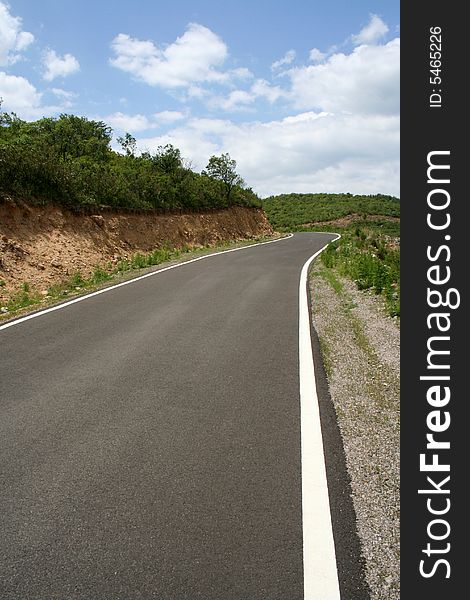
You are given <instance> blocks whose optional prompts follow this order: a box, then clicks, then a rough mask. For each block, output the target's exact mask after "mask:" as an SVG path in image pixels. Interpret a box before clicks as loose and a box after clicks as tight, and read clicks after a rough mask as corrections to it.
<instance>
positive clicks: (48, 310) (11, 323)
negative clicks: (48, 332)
mask: <svg viewBox="0 0 470 600" xmlns="http://www.w3.org/2000/svg"><path fill="white" fill-rule="evenodd" d="M292 236H293V234H292V233H290V234H289V235H287V236H285V237H282V238H278V239H275V240H268V241H267V242H259V243H256V244H250V245H248V246H242V247H241V248H231V249H230V250H222V251H221V252H213V253H211V254H205V255H204V256H199V257H198V258H192V259H190V260H185V261H183V262H180V263H176V264H174V265H170V266H169V267H164V268H163V269H158V270H157V271H151V272H150V273H146V274H145V275H139V276H138V277H134V278H133V279H127V280H126V281H122V282H121V283H117V284H116V285H110V286H109V287H105V288H102V289H101V290H97V291H96V292H91V293H90V294H85V295H83V296H78V297H77V298H74V299H73V300H69V301H68V302H63V303H62V304H56V305H55V306H51V307H50V308H45V309H44V310H39V311H37V312H35V313H32V314H30V315H26V316H24V317H20V318H19V319H14V320H13V321H8V323H5V324H4V325H0V331H1V330H2V329H8V327H13V326H14V325H19V324H20V323H24V322H25V321H29V320H30V319H35V318H36V317H41V316H42V315H46V314H47V313H51V312H54V311H56V310H61V309H62V308H66V307H67V306H70V305H71V304H76V303H77V302H82V301H83V300H87V299H88V298H93V296H98V295H99V294H105V293H106V292H110V291H111V290H115V289H117V288H120V287H122V286H124V285H130V284H131V283H135V282H136V281H140V280H141V279H147V277H153V276H154V275H158V273H163V272H164V271H169V270H170V269H176V268H178V267H182V266H184V265H188V264H189V263H193V262H197V261H198V260H204V259H205V258H211V257H212V256H218V255H219V254H227V253H228V252H236V251H237V250H246V249H247V248H255V247H256V246H263V245H265V244H272V243H274V242H282V241H283V240H288V239H290V238H291V237H292Z"/></svg>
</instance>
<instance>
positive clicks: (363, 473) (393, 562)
mask: <svg viewBox="0 0 470 600" xmlns="http://www.w3.org/2000/svg"><path fill="white" fill-rule="evenodd" d="M310 275H311V277H310V288H311V300H312V315H313V325H314V327H315V329H316V331H317V334H318V336H319V340H320V346H321V351H322V355H323V361H324V365H325V370H326V373H327V377H328V384H329V390H330V395H331V398H332V401H333V404H334V408H335V411H336V415H337V419H338V425H339V428H340V432H341V437H342V441H343V445H344V451H345V456H346V466H347V469H348V473H349V476H350V478H351V489H352V500H353V504H354V509H355V512H356V518H357V530H358V535H359V538H360V542H361V546H362V553H363V557H364V560H365V571H366V572H365V576H366V581H367V584H368V586H369V588H370V592H371V600H398V599H399V597H400V584H399V581H400V579H399V576H400V575H399V573H400V571H399V568H400V566H399V558H400V557H399V544H400V539H399V518H400V512H399V492H400V488H399V469H400V462H399V456H400V454H399V452H400V437H399V436H400V426H399V417H400V413H399V390H400V380H399V361H400V354H399V347H400V346H399V344H400V330H399V325H398V323H397V321H396V320H395V319H392V318H390V317H388V316H387V315H386V313H385V310H384V306H383V304H382V301H381V299H380V298H379V297H377V296H375V295H370V294H367V293H364V292H361V291H359V290H357V289H356V287H355V286H354V284H353V283H352V282H350V281H348V280H346V279H344V278H342V277H340V276H338V275H337V274H336V273H335V272H334V271H333V270H330V269H326V268H325V267H324V266H323V265H322V263H321V262H320V261H316V262H315V263H314V265H313V267H312V270H311V273H310Z"/></svg>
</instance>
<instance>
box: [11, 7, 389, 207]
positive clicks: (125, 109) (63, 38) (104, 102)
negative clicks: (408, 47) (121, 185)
mask: <svg viewBox="0 0 470 600" xmlns="http://www.w3.org/2000/svg"><path fill="white" fill-rule="evenodd" d="M399 35H400V34H399V2H398V1H397V0H393V1H391V0H382V1H380V0H376V1H372V0H368V1H366V0H357V1H355V2H347V1H340V0H331V1H329V2H326V1H323V2H316V1H314V0H310V1H299V0H291V1H289V2H281V1H280V2H268V1H261V0H260V1H256V0H252V1H246V0H239V1H238V2H236V3H235V2H233V3H220V2H215V1H213V0H206V1H197V0H193V1H192V2H188V1H178V2H174V3H170V2H162V1H158V0H148V1H147V0H140V1H137V2H134V3H130V2H123V1H121V0H114V1H112V2H111V1H101V2H96V1H95V2H90V1H88V0H81V1H80V2H78V1H68V0H60V1H59V0H41V1H39V2H31V0H10V1H9V2H4V1H3V0H0V97H1V98H3V109H4V110H6V111H14V112H16V113H17V114H18V115H19V116H20V117H22V118H25V119H37V118H40V117H42V116H51V115H58V114H60V113H63V112H65V113H73V114H78V115H83V116H86V117H89V118H92V119H98V120H103V121H105V122H106V123H108V124H109V125H111V126H112V127H113V130H114V132H115V135H116V136H119V135H122V133H123V132H126V131H129V132H130V133H132V135H134V136H135V137H136V138H137V140H138V147H139V148H140V149H141V150H149V151H153V150H155V149H156V148H157V147H158V146H159V145H164V144H166V143H173V144H174V145H175V146H177V147H178V148H180V150H181V152H182V154H183V156H184V157H185V158H186V159H187V161H188V162H190V164H191V165H192V167H193V168H194V169H195V170H200V169H202V168H203V167H204V166H205V165H206V164H207V161H208V158H209V157H210V156H211V155H212V154H220V153H221V152H229V153H230V155H231V156H232V157H233V158H235V160H236V161H237V163H238V171H239V172H240V174H241V175H242V176H243V177H244V179H245V181H246V183H247V184H248V185H250V186H252V187H253V189H254V190H255V191H257V192H258V193H259V194H260V195H261V196H267V195H269V194H276V193H282V192H347V191H349V192H352V193H378V192H382V193H389V194H394V195H399V187H398V186H399V172H398V171H399ZM115 147H116V148H117V145H116V146H115Z"/></svg>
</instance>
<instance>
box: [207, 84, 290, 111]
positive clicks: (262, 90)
mask: <svg viewBox="0 0 470 600" xmlns="http://www.w3.org/2000/svg"><path fill="white" fill-rule="evenodd" d="M287 96H288V93H287V92H286V91H285V90H283V89H282V88H281V87H279V86H277V85H271V84H270V83H269V82H268V81H266V80H265V79H256V81H254V82H253V84H252V85H251V87H250V88H249V89H248V90H241V89H237V90H232V91H231V92H230V93H229V94H227V95H226V96H212V97H211V98H210V99H209V101H208V102H209V104H210V106H211V107H213V108H220V109H222V110H225V111H247V110H251V106H252V105H253V104H254V103H255V102H256V101H257V100H259V99H264V100H266V101H267V102H269V103H270V104H274V102H276V101H277V100H279V98H283V97H287Z"/></svg>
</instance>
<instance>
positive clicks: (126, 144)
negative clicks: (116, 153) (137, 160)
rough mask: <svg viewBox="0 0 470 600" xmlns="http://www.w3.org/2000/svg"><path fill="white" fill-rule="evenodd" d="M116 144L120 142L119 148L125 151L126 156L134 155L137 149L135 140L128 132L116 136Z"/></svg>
mask: <svg viewBox="0 0 470 600" xmlns="http://www.w3.org/2000/svg"><path fill="white" fill-rule="evenodd" d="M117 142H118V144H121V148H122V149H123V150H124V152H125V153H126V156H135V152H136V150H137V140H136V139H135V137H134V136H132V135H131V134H130V133H126V135H125V136H124V137H118V139H117Z"/></svg>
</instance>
